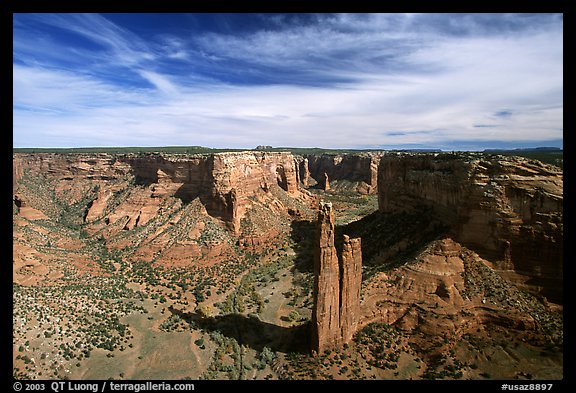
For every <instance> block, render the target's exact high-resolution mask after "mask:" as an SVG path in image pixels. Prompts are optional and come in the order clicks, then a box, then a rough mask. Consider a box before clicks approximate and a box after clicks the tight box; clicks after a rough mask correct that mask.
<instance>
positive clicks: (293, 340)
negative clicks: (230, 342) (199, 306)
mask: <svg viewBox="0 0 576 393" xmlns="http://www.w3.org/2000/svg"><path fill="white" fill-rule="evenodd" d="M169 311H170V312H171V313H172V314H175V315H178V316H179V317H180V318H182V319H183V320H185V321H186V322H187V323H189V324H190V325H192V326H193V327H195V328H199V329H203V330H205V331H208V332H214V331H219V332H220V333H222V334H223V335H224V336H226V337H230V338H234V339H235V340H236V341H238V344H240V345H246V346H248V347H250V348H252V349H254V350H256V351H262V350H263V349H264V347H268V348H270V349H271V350H272V351H280V352H286V353H287V352H299V353H308V352H309V347H310V344H309V334H308V333H309V323H305V324H302V325H297V326H292V327H284V326H278V325H274V324H271V323H268V322H264V321H261V320H260V319H258V318H257V317H254V316H245V315H242V314H227V315H217V316H214V317H206V316H202V315H200V314H198V313H186V312H182V311H180V310H176V309H174V308H172V307H170V308H169Z"/></svg>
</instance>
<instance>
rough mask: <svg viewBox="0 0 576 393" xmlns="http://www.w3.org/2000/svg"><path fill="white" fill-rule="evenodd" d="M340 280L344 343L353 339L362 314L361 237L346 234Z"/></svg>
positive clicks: (341, 325)
mask: <svg viewBox="0 0 576 393" xmlns="http://www.w3.org/2000/svg"><path fill="white" fill-rule="evenodd" d="M341 272H342V277H341V280H340V288H341V295H340V331H341V335H342V343H343V344H344V343H347V342H349V341H350V340H352V336H353V335H354V333H356V329H357V328H358V318H359V316H360V287H361V285H362V249H361V243H360V238H356V239H350V237H349V236H348V235H344V246H343V249H342V263H341Z"/></svg>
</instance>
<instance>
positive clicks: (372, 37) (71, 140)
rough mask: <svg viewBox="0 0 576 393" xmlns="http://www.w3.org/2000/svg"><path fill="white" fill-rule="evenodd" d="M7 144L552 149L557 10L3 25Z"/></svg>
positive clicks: (51, 18)
mask: <svg viewBox="0 0 576 393" xmlns="http://www.w3.org/2000/svg"><path fill="white" fill-rule="evenodd" d="M13 22H14V24H13V33H14V34H13V44H14V45H13V136H14V138H13V143H14V147H88V146H190V145H200V146H206V147H215V148H225V147H229V148H253V147H255V146H257V145H272V146H293V147H325V148H374V149H379V148H438V149H444V150H482V149H484V148H494V147H506V148H516V147H535V146H556V147H562V145H563V17H562V15H560V14H289V15H286V14H14V16H13Z"/></svg>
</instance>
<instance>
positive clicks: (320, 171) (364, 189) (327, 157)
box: [299, 152, 383, 194]
mask: <svg viewBox="0 0 576 393" xmlns="http://www.w3.org/2000/svg"><path fill="white" fill-rule="evenodd" d="M382 155H383V153H380V152H371V153H360V154H338V155H332V154H322V155H307V156H305V157H304V158H303V159H300V162H299V169H300V179H301V181H302V182H303V184H304V185H308V179H309V178H313V179H314V180H315V181H316V182H317V183H318V184H320V185H321V186H322V187H323V188H324V187H325V186H324V184H325V183H326V176H327V178H328V181H330V182H333V181H335V180H347V181H352V182H358V183H359V185H358V187H357V191H358V192H360V193H362V194H375V193H376V192H377V181H378V162H379V161H380V158H381V157H382Z"/></svg>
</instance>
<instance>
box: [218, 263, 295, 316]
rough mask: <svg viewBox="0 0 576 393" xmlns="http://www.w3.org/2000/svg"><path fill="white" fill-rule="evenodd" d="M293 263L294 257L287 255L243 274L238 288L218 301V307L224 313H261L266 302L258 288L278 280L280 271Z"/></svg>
mask: <svg viewBox="0 0 576 393" xmlns="http://www.w3.org/2000/svg"><path fill="white" fill-rule="evenodd" d="M293 263H294V262H293V258H292V257H288V256H285V257H280V258H279V259H278V260H276V261H273V262H266V263H263V264H261V265H258V266H257V267H254V268H252V269H251V270H250V271H248V272H247V273H246V274H245V275H244V276H242V279H241V280H240V283H239V284H238V286H237V288H236V290H235V291H234V292H233V293H231V294H230V295H228V297H227V298H226V300H225V301H223V302H219V303H216V307H218V308H219V309H220V311H221V312H222V313H223V314H229V313H233V312H238V313H255V314H261V313H262V311H263V310H264V305H265V302H264V298H263V297H262V296H261V295H260V294H259V293H258V291H257V289H258V288H259V287H263V286H265V285H266V284H268V283H269V282H272V281H278V280H279V278H278V277H277V275H278V273H279V272H280V271H281V270H283V269H285V268H287V267H288V266H290V265H292V264H293Z"/></svg>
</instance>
